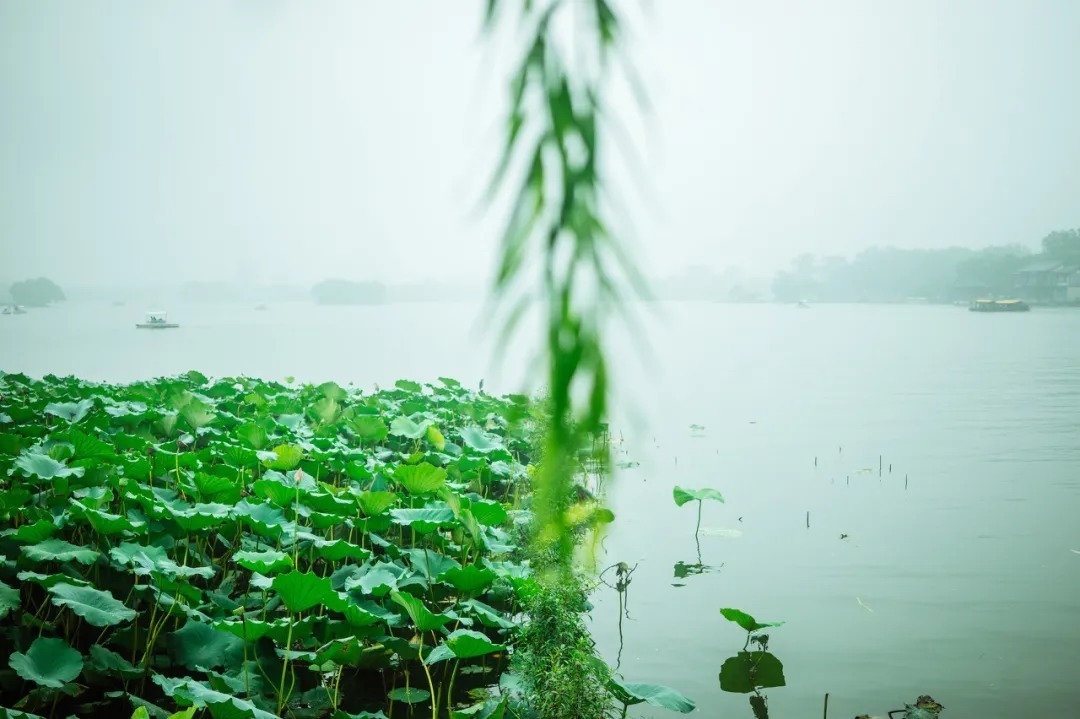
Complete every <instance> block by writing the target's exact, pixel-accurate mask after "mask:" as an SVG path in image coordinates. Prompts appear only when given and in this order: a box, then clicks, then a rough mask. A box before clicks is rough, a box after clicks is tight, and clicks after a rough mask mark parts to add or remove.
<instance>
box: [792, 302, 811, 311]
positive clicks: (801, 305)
mask: <svg viewBox="0 0 1080 719" xmlns="http://www.w3.org/2000/svg"><path fill="white" fill-rule="evenodd" d="M795 306H796V307H798V308H799V309H800V310H808V309H810V303H809V302H807V301H806V300H799V301H798V302H796V303H795Z"/></svg>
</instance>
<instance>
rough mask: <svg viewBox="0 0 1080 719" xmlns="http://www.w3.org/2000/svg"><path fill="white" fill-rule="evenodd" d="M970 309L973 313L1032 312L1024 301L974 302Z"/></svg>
mask: <svg viewBox="0 0 1080 719" xmlns="http://www.w3.org/2000/svg"><path fill="white" fill-rule="evenodd" d="M968 309H969V310H971V311H972V312H1028V311H1029V310H1031V308H1030V307H1029V306H1028V304H1027V303H1026V302H1024V301H1023V300H974V301H973V302H972V303H971V306H970V307H968Z"/></svg>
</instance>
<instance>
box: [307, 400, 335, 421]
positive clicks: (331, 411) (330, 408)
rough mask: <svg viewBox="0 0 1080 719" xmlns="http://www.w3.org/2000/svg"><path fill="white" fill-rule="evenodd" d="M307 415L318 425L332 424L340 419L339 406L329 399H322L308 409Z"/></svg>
mask: <svg viewBox="0 0 1080 719" xmlns="http://www.w3.org/2000/svg"><path fill="white" fill-rule="evenodd" d="M308 415H309V416H310V417H311V418H312V419H314V420H317V421H318V422H319V424H323V425H326V424H333V423H334V422H337V421H338V420H339V419H341V405H340V404H338V403H337V402H336V401H335V400H332V399H330V398H329V397H322V398H321V399H319V400H318V401H316V402H315V404H313V405H311V407H309V408H308Z"/></svg>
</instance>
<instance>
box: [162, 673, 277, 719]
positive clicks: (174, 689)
mask: <svg viewBox="0 0 1080 719" xmlns="http://www.w3.org/2000/svg"><path fill="white" fill-rule="evenodd" d="M154 682H155V683H157V684H158V685H159V686H161V688H162V690H163V691H164V692H165V694H167V695H168V696H171V697H172V696H175V697H184V698H185V699H186V700H187V702H186V703H191V704H194V705H195V706H197V707H203V706H205V707H207V708H208V709H209V710H210V714H211V715H212V716H213V717H214V719H277V717H276V716H275V715H274V714H271V713H270V712H268V711H265V710H263V709H259V708H258V707H257V706H255V705H254V704H253V703H252V702H250V701H248V700H247V699H240V698H238V697H235V696H232V695H231V694H225V693H224V692H219V691H217V690H215V689H210V688H209V687H206V686H204V685H202V684H200V683H199V682H196V681H195V680H193V679H181V680H172V681H170V680H169V679H168V678H167V677H162V676H161V675H154Z"/></svg>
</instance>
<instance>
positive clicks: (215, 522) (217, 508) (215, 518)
mask: <svg viewBox="0 0 1080 719" xmlns="http://www.w3.org/2000/svg"><path fill="white" fill-rule="evenodd" d="M229 512H230V507H229V506H228V505H225V504H219V503H217V502H209V503H202V502H200V503H199V504H196V505H195V506H193V507H191V508H190V509H185V510H183V511H177V510H172V511H171V512H170V514H171V515H172V518H173V520H174V521H175V522H176V523H177V524H178V525H180V528H181V529H183V530H184V531H185V532H200V531H202V530H204V529H210V528H211V527H221V526H222V524H224V523H225V522H226V521H228V520H229Z"/></svg>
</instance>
